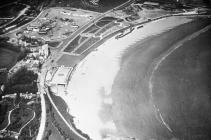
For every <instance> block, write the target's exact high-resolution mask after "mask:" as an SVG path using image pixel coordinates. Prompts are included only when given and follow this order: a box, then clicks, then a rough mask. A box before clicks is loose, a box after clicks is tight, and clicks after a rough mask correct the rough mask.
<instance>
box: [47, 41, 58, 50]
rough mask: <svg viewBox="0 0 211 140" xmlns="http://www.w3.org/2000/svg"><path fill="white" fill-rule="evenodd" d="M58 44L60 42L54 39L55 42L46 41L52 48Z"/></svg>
mask: <svg viewBox="0 0 211 140" xmlns="http://www.w3.org/2000/svg"><path fill="white" fill-rule="evenodd" d="M59 44H60V42H59V41H55V42H48V45H49V46H50V47H53V48H56V47H58V46H59Z"/></svg>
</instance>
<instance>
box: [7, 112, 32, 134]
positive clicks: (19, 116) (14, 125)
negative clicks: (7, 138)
mask: <svg viewBox="0 0 211 140" xmlns="http://www.w3.org/2000/svg"><path fill="white" fill-rule="evenodd" d="M32 117H33V111H32V110H30V109H27V108H16V109H15V110H13V112H12V113H11V116H10V121H11V123H10V125H9V126H8V127H7V130H10V131H14V132H19V131H20V129H21V128H22V127H23V126H24V125H25V124H26V123H27V122H28V121H30V119H32Z"/></svg>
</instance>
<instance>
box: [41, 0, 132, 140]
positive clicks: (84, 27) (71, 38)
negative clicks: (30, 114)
mask: <svg viewBox="0 0 211 140" xmlns="http://www.w3.org/2000/svg"><path fill="white" fill-rule="evenodd" d="M133 2H134V0H129V1H127V2H125V3H123V4H122V5H120V6H118V7H115V8H113V9H111V10H109V11H107V12H105V13H103V14H101V15H100V16H98V17H96V18H95V19H93V20H91V21H90V22H88V23H87V24H85V25H84V26H82V27H81V28H79V29H78V30H77V31H76V32H74V33H73V34H72V35H71V36H70V37H69V38H68V39H66V41H64V42H62V44H61V45H60V47H61V48H62V49H61V50H60V51H63V50H64V49H65V48H66V46H68V44H69V43H70V42H71V41H72V40H73V39H74V38H75V37H77V36H78V35H79V34H80V33H82V32H83V31H84V30H86V29H87V28H88V27H90V26H91V25H92V24H94V23H95V22H97V21H98V20H100V19H101V18H103V17H104V16H105V15H106V14H108V13H109V12H112V11H113V10H115V9H118V8H119V7H123V6H127V5H129V4H131V3H133ZM53 59H54V57H52V58H51V60H53ZM51 60H48V62H51ZM48 67H49V64H47V65H46V64H44V68H43V70H42V73H41V75H40V77H41V78H42V80H41V81H40V88H42V90H45V93H46V94H47V96H48V98H49V100H50V102H51V104H52V105H53V107H54V108H55V110H56V112H57V113H58V115H59V116H60V117H61V119H62V120H63V121H64V123H65V124H66V125H67V126H68V128H69V129H70V130H71V131H72V132H73V133H74V134H76V135H77V136H78V137H79V138H81V139H83V140H87V138H85V137H84V136H82V135H81V134H80V133H78V132H77V131H76V130H75V128H73V127H72V126H71V125H70V124H69V123H68V122H67V120H66V119H65V118H64V117H63V115H62V114H61V112H60V111H59V110H58V108H57V106H56V105H55V103H54V101H53V100H52V98H51V96H50V93H49V91H48V89H47V88H46V87H45V86H44V84H45V83H44V78H45V75H46V73H47V68H48ZM40 129H41V128H40ZM40 131H41V130H40ZM42 131H43V130H42ZM41 134H43V132H40V135H41ZM40 138H41V136H39V139H37V140H40Z"/></svg>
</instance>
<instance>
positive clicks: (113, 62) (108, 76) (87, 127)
mask: <svg viewBox="0 0 211 140" xmlns="http://www.w3.org/2000/svg"><path fill="white" fill-rule="evenodd" d="M190 21H192V19H188V18H184V17H170V18H167V19H162V20H159V21H154V22H151V23H149V24H146V25H144V27H143V28H140V29H135V30H134V31H133V32H132V33H130V34H129V35H127V36H125V37H123V38H120V39H118V40H117V39H115V37H112V38H110V39H108V40H107V41H106V42H105V43H104V44H102V45H101V46H99V47H98V48H97V49H96V51H93V52H91V53H90V54H89V55H88V56H87V57H86V58H85V59H84V60H82V61H81V62H80V63H79V64H78V66H77V68H76V70H75V72H74V74H73V75H72V78H71V80H70V81H69V85H68V89H67V91H68V94H67V95H64V94H63V95H62V98H63V99H64V100H65V102H66V103H67V104H68V106H69V113H70V114H71V115H72V116H74V117H75V118H74V123H75V125H76V127H77V128H78V129H80V130H81V131H82V132H84V133H86V134H88V135H89V136H90V137H91V138H92V139H93V140H102V139H108V138H109V137H110V136H120V137H127V135H126V134H125V133H123V132H121V131H119V128H118V127H117V125H116V123H115V122H114V120H113V114H115V112H114V110H113V105H114V104H115V103H114V102H113V99H112V96H111V89H112V85H113V82H114V79H115V77H116V76H117V74H118V72H119V70H120V63H121V59H122V55H123V54H124V52H125V50H127V49H128V48H130V47H133V46H135V45H136V44H140V42H142V41H143V40H144V39H146V38H148V37H151V36H154V35H158V34H161V33H162V32H165V31H167V30H169V29H172V28H173V27H176V26H179V25H181V24H184V23H188V22H190ZM116 115H118V114H116Z"/></svg>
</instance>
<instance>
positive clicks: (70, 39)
mask: <svg viewBox="0 0 211 140" xmlns="http://www.w3.org/2000/svg"><path fill="white" fill-rule="evenodd" d="M133 2H134V0H129V1H127V2H125V3H123V4H121V5H119V6H117V7H115V8H113V9H111V10H109V11H107V12H105V13H103V14H101V15H100V16H98V17H96V18H95V19H93V20H91V21H90V22H88V23H87V24H85V25H84V26H82V27H81V28H79V29H78V30H77V31H75V32H74V33H73V34H72V35H71V36H70V37H69V38H68V39H66V41H64V42H63V43H62V44H61V45H60V47H62V50H61V51H63V50H64V49H65V48H66V47H67V46H68V44H69V43H70V42H72V41H73V39H75V38H76V37H77V36H78V35H79V34H81V33H82V32H83V31H85V30H86V29H87V28H89V27H90V26H91V25H93V24H95V23H96V22H97V21H98V20H100V19H101V18H103V17H104V16H105V15H106V14H108V13H110V12H112V11H114V10H115V9H118V8H119V7H125V6H127V5H130V4H132V3H133Z"/></svg>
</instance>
